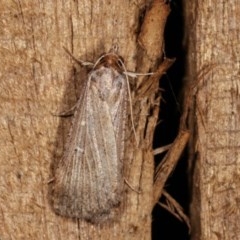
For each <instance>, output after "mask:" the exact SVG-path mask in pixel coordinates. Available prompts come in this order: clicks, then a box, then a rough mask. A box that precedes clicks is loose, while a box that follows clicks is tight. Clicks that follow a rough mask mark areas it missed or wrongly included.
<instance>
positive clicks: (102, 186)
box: [52, 52, 129, 222]
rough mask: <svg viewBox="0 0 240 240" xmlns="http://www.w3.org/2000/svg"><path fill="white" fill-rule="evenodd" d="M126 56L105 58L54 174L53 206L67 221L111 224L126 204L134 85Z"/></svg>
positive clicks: (83, 95) (92, 75) (78, 111)
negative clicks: (129, 113)
mask: <svg viewBox="0 0 240 240" xmlns="http://www.w3.org/2000/svg"><path fill="white" fill-rule="evenodd" d="M125 73H126V69H125V66H124V63H123V59H122V57H120V56H119V55H117V54H116V53H114V52H109V53H107V54H103V55H102V56H101V57H100V58H99V59H98V60H97V61H96V63H95V64H94V65H93V67H92V69H91V71H90V72H89V73H88V77H87V80H86V81H85V84H84V90H83V91H82V92H81V96H80V97H79V100H78V102H77V104H76V108H75V112H74V118H73V122H72V127H71V129H70V133H69V137H68V140H67V143H66V145H65V150H64V154H63V157H62V159H61V160H60V161H59V162H58V163H57V166H56V167H55V171H54V180H53V183H52V184H53V186H52V206H53V209H54V211H55V212H56V213H57V214H59V215H62V216H66V217H72V218H80V219H84V220H87V221H91V222H101V221H104V220H106V219H111V218H112V217H113V216H114V212H115V209H116V208H117V207H118V206H119V204H120V202H121V195H122V190H123V185H124V177H123V158H124V141H125V125H126V119H127V98H128V92H129V90H128V89H129V85H128V82H127V76H126V74H125Z"/></svg>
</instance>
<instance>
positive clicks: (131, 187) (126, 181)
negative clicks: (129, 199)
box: [124, 178, 142, 194]
mask: <svg viewBox="0 0 240 240" xmlns="http://www.w3.org/2000/svg"><path fill="white" fill-rule="evenodd" d="M124 182H125V183H126V184H127V185H128V187H129V188H130V189H131V190H133V191H134V192H136V193H138V194H140V193H142V191H141V190H137V189H135V188H134V187H133V186H131V184H130V183H129V182H128V180H127V179H126V178H124Z"/></svg>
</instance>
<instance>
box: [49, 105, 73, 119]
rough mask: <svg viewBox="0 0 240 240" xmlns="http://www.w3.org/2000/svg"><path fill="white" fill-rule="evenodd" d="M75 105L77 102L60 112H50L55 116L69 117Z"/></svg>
mask: <svg viewBox="0 0 240 240" xmlns="http://www.w3.org/2000/svg"><path fill="white" fill-rule="evenodd" d="M76 107H77V103H76V104H74V105H73V106H72V107H71V108H70V109H69V110H67V111H64V112H61V113H52V115H53V116H57V117H70V116H72V115H73V114H74V111H75V109H76Z"/></svg>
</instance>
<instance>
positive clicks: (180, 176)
mask: <svg viewBox="0 0 240 240" xmlns="http://www.w3.org/2000/svg"><path fill="white" fill-rule="evenodd" d="M169 4H171V9H172V11H171V13H170V15H169V17H168V21H167V24H166V28H165V51H166V57H168V58H176V62H175V63H174V65H173V66H172V67H171V68H170V69H169V70H168V72H167V74H166V75H165V76H164V78H162V79H161V80H160V88H161V89H163V92H162V101H161V105H160V115H159V124H158V126H157V128H156V131H155V138H154V145H153V148H154V149H155V148H157V147H159V146H164V145H167V144H170V143H172V142H173V141H174V139H175V138H176V136H177V134H178V130H179V121H180V116H181V114H182V106H181V104H182V102H183V101H182V99H181V97H182V95H183V94H182V91H183V87H184V86H183V82H184V81H183V78H184V74H185V69H184V66H185V58H186V51H185V50H186V49H185V46H184V43H183V36H184V26H183V23H184V21H183V6H182V2H181V0H175V1H171V2H170V3H169ZM163 156H164V154H163V155H160V156H156V158H155V166H157V164H159V162H160V161H161V159H162V158H163ZM187 179H188V178H187V154H186V153H185V154H184V155H183V156H182V157H181V159H179V161H178V164H177V166H176V168H175V169H174V171H173V173H172V174H171V176H170V177H169V179H168V181H167V183H166V185H165V190H166V191H167V192H168V193H169V194H170V195H171V196H172V197H173V198H174V199H175V200H177V201H178V203H180V205H181V206H182V207H183V209H184V213H185V214H187V215H188V208H189V192H188V181H187ZM159 201H160V202H163V203H165V202H164V198H161V199H159ZM152 217H153V219H152V239H153V240H155V239H164V240H168V239H169V240H170V239H171V240H172V239H181V240H187V239H190V236H189V234H188V227H187V225H186V224H185V223H184V222H180V221H179V220H178V219H176V218H175V217H174V216H173V215H171V214H170V213H169V212H168V211H166V210H165V209H163V208H162V207H161V206H159V205H156V206H155V208H154V210H153V213H152Z"/></svg>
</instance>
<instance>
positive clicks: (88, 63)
mask: <svg viewBox="0 0 240 240" xmlns="http://www.w3.org/2000/svg"><path fill="white" fill-rule="evenodd" d="M63 49H64V50H65V51H66V53H67V54H68V55H69V56H70V57H71V58H72V59H73V60H74V61H75V62H76V63H78V64H79V65H81V66H91V67H92V66H94V64H93V63H91V62H85V61H82V60H79V59H77V58H75V57H74V56H73V55H72V53H70V51H69V50H68V49H67V48H65V47H63Z"/></svg>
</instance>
